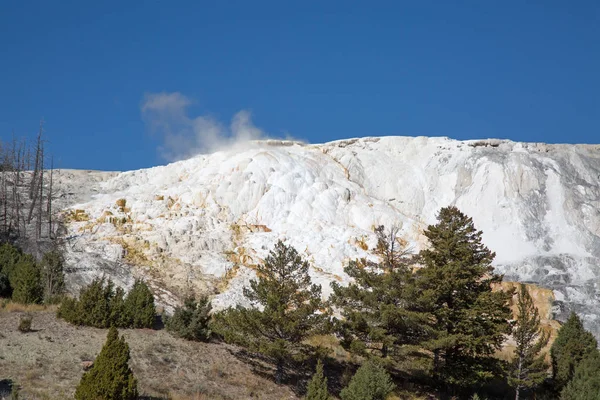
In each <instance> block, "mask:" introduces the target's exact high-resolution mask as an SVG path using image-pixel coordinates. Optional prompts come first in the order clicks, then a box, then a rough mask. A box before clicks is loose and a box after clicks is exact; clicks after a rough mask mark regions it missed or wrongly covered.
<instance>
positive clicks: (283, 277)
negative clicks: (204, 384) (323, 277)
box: [213, 241, 327, 383]
mask: <svg viewBox="0 0 600 400" xmlns="http://www.w3.org/2000/svg"><path fill="white" fill-rule="evenodd" d="M256 274H257V276H258V279H257V280H252V281H250V288H244V296H246V298H248V300H250V302H251V303H252V304H253V306H254V307H253V308H244V307H241V306H238V307H237V308H229V309H228V310H226V311H224V312H221V313H217V314H216V315H215V318H214V324H213V327H214V330H215V331H216V332H217V333H220V334H221V335H223V336H224V337H225V340H227V341H230V342H234V343H238V344H240V345H242V346H245V347H248V348H249V349H250V350H252V351H256V352H259V353H261V354H263V355H265V356H267V357H269V358H271V359H272V360H273V362H274V363H275V364H276V366H277V372H276V375H275V377H276V381H277V383H280V382H281V380H282V378H283V376H284V373H285V366H286V361H287V360H288V359H289V358H296V359H302V358H303V357H305V356H306V355H308V354H310V353H311V352H312V351H313V350H314V349H313V348H312V347H311V346H309V345H308V344H306V343H305V339H307V338H308V337H310V336H312V335H314V334H317V333H321V332H323V331H324V329H325V327H326V322H327V315H326V314H324V313H322V310H323V309H324V305H323V302H322V300H321V286H320V285H314V284H312V283H311V280H310V276H309V275H308V262H306V261H303V260H302V258H301V257H300V256H299V255H298V253H297V252H296V250H295V249H294V248H293V247H291V246H286V245H285V244H284V243H283V242H281V241H278V242H277V244H276V245H275V249H274V250H273V251H271V252H270V254H269V256H268V257H267V258H266V259H265V262H264V263H263V264H261V265H259V266H258V267H257V269H256Z"/></svg>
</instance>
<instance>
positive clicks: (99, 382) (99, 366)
mask: <svg viewBox="0 0 600 400" xmlns="http://www.w3.org/2000/svg"><path fill="white" fill-rule="evenodd" d="M128 362H129V345H128V344H127V342H125V337H123V336H122V337H121V338H119V333H118V332H117V329H116V328H114V327H112V328H110V330H109V331H108V335H107V338H106V342H105V343H104V346H103V347H102V350H101V351H100V354H99V355H98V357H96V360H95V361H94V365H93V367H92V368H91V369H90V370H89V371H87V372H86V373H84V374H83V377H82V378H81V381H80V382H79V386H77V390H76V391H75V399H76V400H91V399H94V400H133V399H137V397H138V394H137V381H136V379H135V377H134V376H133V372H132V371H131V369H130V368H129V365H128Z"/></svg>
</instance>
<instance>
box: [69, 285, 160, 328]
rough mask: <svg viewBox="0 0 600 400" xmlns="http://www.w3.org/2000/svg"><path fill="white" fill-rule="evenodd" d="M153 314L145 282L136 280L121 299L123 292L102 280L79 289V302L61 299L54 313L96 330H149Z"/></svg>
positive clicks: (152, 302)
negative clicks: (113, 328) (112, 327)
mask: <svg viewBox="0 0 600 400" xmlns="http://www.w3.org/2000/svg"><path fill="white" fill-rule="evenodd" d="M154 315H155V309H154V296H153V295H152V293H151V292H150V290H149V289H148V286H147V285H146V284H145V283H143V282H141V281H136V283H135V284H134V285H133V288H132V289H131V291H130V292H129V294H128V295H127V297H125V292H124V291H123V289H121V288H116V289H115V287H114V284H113V282H112V281H111V280H110V279H108V280H105V279H104V278H100V279H94V280H93V281H92V283H90V284H89V285H88V286H86V287H85V288H83V289H81V291H80V293H79V300H76V299H71V298H67V297H66V298H64V299H63V301H62V303H61V305H60V307H59V309H58V312H57V316H58V317H59V318H63V319H64V320H65V321H67V322H70V323H72V324H74V325H85V326H93V327H96V328H108V327H111V326H114V327H117V328H151V327H152V325H153V324H154Z"/></svg>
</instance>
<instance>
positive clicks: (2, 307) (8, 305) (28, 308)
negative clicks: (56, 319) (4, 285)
mask: <svg viewBox="0 0 600 400" xmlns="http://www.w3.org/2000/svg"><path fill="white" fill-rule="evenodd" d="M57 308H58V305H55V304H51V305H46V304H21V303H13V302H12V301H2V302H1V303H0V312H19V313H31V312H40V311H52V312H55V311H56V310H57Z"/></svg>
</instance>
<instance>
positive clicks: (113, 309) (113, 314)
mask: <svg viewBox="0 0 600 400" xmlns="http://www.w3.org/2000/svg"><path fill="white" fill-rule="evenodd" d="M108 308H109V313H110V314H109V317H108V320H109V321H110V322H109V324H110V326H114V327H115V328H130V327H131V324H132V318H131V316H130V315H129V314H128V313H127V311H126V310H125V291H124V290H123V288H121V287H118V288H116V289H115V291H114V294H113V296H112V297H111V298H110V300H109V303H108Z"/></svg>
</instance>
